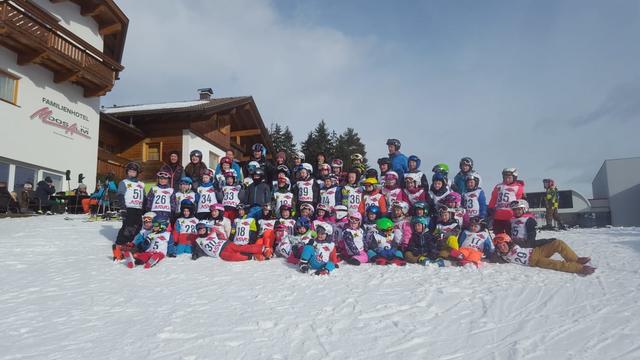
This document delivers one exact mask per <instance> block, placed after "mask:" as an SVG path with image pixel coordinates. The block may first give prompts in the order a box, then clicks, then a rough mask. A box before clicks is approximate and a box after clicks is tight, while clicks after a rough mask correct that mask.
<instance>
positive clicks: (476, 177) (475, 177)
mask: <svg viewBox="0 0 640 360" xmlns="http://www.w3.org/2000/svg"><path fill="white" fill-rule="evenodd" d="M464 179H465V181H469V180H473V181H474V182H475V187H474V188H473V189H470V190H475V188H477V187H478V186H479V185H480V175H478V173H477V172H475V171H469V173H468V174H467V176H465V177H464Z"/></svg>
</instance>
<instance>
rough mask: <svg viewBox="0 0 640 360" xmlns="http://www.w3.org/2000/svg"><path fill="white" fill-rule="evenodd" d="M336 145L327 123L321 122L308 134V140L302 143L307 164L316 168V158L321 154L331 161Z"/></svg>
mask: <svg viewBox="0 0 640 360" xmlns="http://www.w3.org/2000/svg"><path fill="white" fill-rule="evenodd" d="M333 133H335V131H334V132H333ZM334 144H335V143H334V142H333V141H332V138H331V132H330V131H329V129H328V128H327V123H325V121H324V120H321V121H320V123H319V124H318V126H316V128H315V129H314V130H313V131H311V132H309V133H308V134H307V139H306V140H305V141H303V142H302V143H301V149H302V152H303V153H304V155H305V157H306V162H308V163H310V164H312V165H314V166H315V163H316V158H317V156H318V154H320V153H323V154H325V157H326V158H327V160H328V159H331V157H332V156H333V152H334Z"/></svg>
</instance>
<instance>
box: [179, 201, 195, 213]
mask: <svg viewBox="0 0 640 360" xmlns="http://www.w3.org/2000/svg"><path fill="white" fill-rule="evenodd" d="M185 208H186V209H189V210H191V214H192V215H193V213H194V212H195V210H196V205H195V204H194V203H193V201H191V200H189V199H184V200H182V201H181V202H180V212H181V213H182V210H183V209H185Z"/></svg>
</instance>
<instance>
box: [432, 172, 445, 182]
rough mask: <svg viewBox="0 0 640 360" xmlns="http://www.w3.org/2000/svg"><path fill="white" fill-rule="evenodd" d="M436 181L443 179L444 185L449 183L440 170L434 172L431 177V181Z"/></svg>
mask: <svg viewBox="0 0 640 360" xmlns="http://www.w3.org/2000/svg"><path fill="white" fill-rule="evenodd" d="M436 181H442V184H443V185H446V184H447V178H446V176H445V175H444V174H442V173H439V172H437V173H435V174H433V176H432V177H431V183H434V182H436Z"/></svg>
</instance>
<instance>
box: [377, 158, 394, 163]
mask: <svg viewBox="0 0 640 360" xmlns="http://www.w3.org/2000/svg"><path fill="white" fill-rule="evenodd" d="M382 164H387V165H391V159H389V158H388V157H381V158H380V159H378V165H382Z"/></svg>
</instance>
